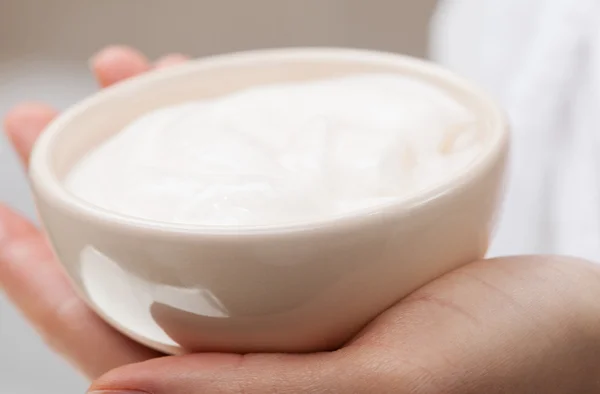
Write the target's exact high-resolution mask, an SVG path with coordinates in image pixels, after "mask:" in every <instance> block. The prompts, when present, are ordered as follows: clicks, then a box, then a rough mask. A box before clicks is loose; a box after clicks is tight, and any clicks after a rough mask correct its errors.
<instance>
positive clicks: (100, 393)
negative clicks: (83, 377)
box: [88, 390, 149, 394]
mask: <svg viewBox="0 0 600 394" xmlns="http://www.w3.org/2000/svg"><path fill="white" fill-rule="evenodd" d="M88 394H149V393H147V392H145V391H131V390H128V391H114V390H110V391H90V392H88Z"/></svg>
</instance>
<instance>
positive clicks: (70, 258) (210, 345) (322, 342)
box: [30, 49, 508, 353]
mask: <svg viewBox="0 0 600 394" xmlns="http://www.w3.org/2000/svg"><path fill="white" fill-rule="evenodd" d="M378 71H381V72H398V73H404V74H407V73H408V74H411V75H415V76H416V77H418V78H424V79H426V80H429V81H431V82H432V83H434V84H437V85H439V86H440V87H442V88H444V89H447V90H448V91H449V92H450V93H451V94H452V95H454V96H455V97H456V98H457V99H458V100H460V101H461V102H463V103H464V104H465V105H467V106H468V107H469V108H471V109H472V110H473V111H475V112H476V113H477V114H478V115H479V117H480V118H481V119H482V122H481V127H480V130H479V132H480V133H481V135H482V137H483V139H484V141H485V142H484V144H483V145H484V146H483V148H482V151H481V154H480V156H479V157H478V158H477V159H476V160H475V161H474V162H473V163H472V165H470V166H469V167H468V168H466V169H465V170H464V171H462V172H461V173H459V174H457V175H456V176H453V177H452V178H448V179H446V180H444V182H442V183H440V184H438V185H435V186H434V187H432V188H430V189H428V190H426V191H424V192H422V193H419V194H418V195H413V196H407V197H406V198H402V199H400V198H399V199H398V201H396V202H394V203H391V204H387V205H382V206H379V207H376V208H373V209H371V210H368V211H364V212H360V213H356V214H353V215H348V216H345V217H341V218H336V219H331V220H323V221H320V222H313V223H309V224H298V225H289V226H267V227H256V228H245V229H244V228H243V229H237V228H227V227H198V226H196V227H193V226H181V225H173V224H168V223H158V222H152V221H147V220H140V219H136V218H133V217H127V216H124V215H119V214H116V213H113V212H109V211H106V210H103V209H100V208H98V207H95V206H93V205H90V204H88V203H86V202H85V201H81V200H79V199H78V198H76V197H75V196H73V195H72V194H70V193H69V192H68V191H67V190H65V188H64V185H63V180H64V178H65V175H66V174H67V173H68V171H69V169H70V168H71V167H72V166H73V164H74V163H76V162H77V161H78V160H79V159H80V158H81V157H82V155H83V154H85V153H86V152H87V151H89V150H90V149H91V148H92V147H94V146H96V145H97V144H98V143H100V142H102V141H103V140H105V139H106V138H107V137H109V136H110V135H111V134H114V133H116V132H118V131H119V130H120V129H121V128H122V127H124V126H125V125H126V124H127V123H128V122H130V121H131V120H133V119H134V118H136V117H138V116H140V115H141V114H143V113H145V112H148V111H151V110H153V109H156V108H159V107H162V106H165V105H170V104H174V103H178V102H182V101H186V100H191V99H199V98H203V97H211V96H216V95H221V94H224V93H227V92H231V91H235V90H237V89H240V88H244V87H248V86H252V85H258V84H265V83H273V82H279V81H291V80H307V79H315V78H323V77H328V76H334V75H342V74H349V73H359V72H378ZM507 134H508V133H507V125H506V122H505V119H504V117H503V115H502V113H501V111H500V110H499V109H498V107H497V106H496V105H495V104H494V103H493V102H492V101H491V100H490V99H489V98H488V97H487V96H486V95H485V94H483V93H482V92H480V91H479V90H478V89H476V88H474V87H472V86H471V85H470V84H469V83H467V82H465V81H463V80H461V79H460V78H457V77H456V76H454V75H452V74H450V73H449V72H447V71H445V70H443V69H440V68H438V67H437V66H434V65H432V64H429V63H426V62H423V61H420V60H415V59H411V58H407V57H403V56H399V55H393V54H385V53H378V52H370V51H358V50H346V49H284V50H268V51H257V52H248V53H240V54H233V55H225V56H217V57H211V58H205V59H201V60H197V61H193V62H190V63H189V64H186V65H183V66H179V67H176V68H173V69H170V70H165V71H159V72H154V73H150V74H148V75H145V76H142V77H139V78H135V79H133V80H131V81H127V82H125V83H121V84H118V85H117V86H114V87H112V88H109V89H105V90H103V91H102V92H100V93H98V94H96V95H94V96H92V97H91V98H89V99H87V100H85V101H83V102H81V103H79V104H77V105H76V106H74V107H73V108H71V109H69V110H68V111H66V112H65V113H64V114H63V115H62V116H60V117H59V119H57V120H56V121H55V122H53V123H52V124H51V125H50V126H49V128H48V129H47V130H46V131H45V132H44V133H43V135H42V136H41V137H40V139H39V141H38V142H37V144H36V146H35V149H34V152H33V156H32V160H31V170H30V171H31V179H32V184H33V189H34V193H35V196H36V200H37V206H38V209H39V213H40V216H41V218H42V221H43V223H44V225H45V227H46V230H47V231H48V233H49V236H50V239H51V241H52V244H53V246H54V249H55V252H56V254H57V256H58V258H59V259H60V261H61V262H62V264H63V265H64V267H65V269H66V271H67V273H68V274H69V276H70V277H71V279H72V281H73V283H74V285H75V287H76V288H77V289H78V290H79V291H80V293H81V295H82V297H84V298H85V299H86V301H87V302H88V303H89V305H90V306H91V307H92V308H94V310H96V311H97V313H98V314H99V315H100V316H102V317H103V318H104V319H106V321H107V322H109V323H110V324H112V325H113V326H114V327H115V328H116V329H118V330H120V331H122V332H123V333H125V334H126V335H128V336H130V337H131V338H133V339H135V340H137V341H139V342H141V343H143V344H146V345H148V346H150V347H152V348H155V349H158V350H161V351H164V352H167V353H181V352H184V351H233V352H254V351H283V352H305V351H318V350H327V349H334V348H336V347H339V346H340V345H342V344H343V343H344V342H345V341H347V340H348V339H349V338H351V336H352V335H353V334H355V333H356V332H357V331H358V330H360V329H361V328H362V327H363V326H364V325H365V324H366V323H368V322H369V321H370V320H371V319H373V318H374V317H375V316H376V315H377V314H379V313H381V312H382V311H384V310H385V309H386V308H388V307H390V306H391V305H393V304H394V303H396V302H397V301H398V300H400V299H401V298H403V297H404V296H406V295H407V294H409V293H410V292H412V291H413V290H415V289H417V288H418V287H420V286H422V285H424V284H425V283H427V282H429V281H431V280H432V279H434V278H435V277H437V276H439V275H442V274H444V273H446V272H448V271H450V270H452V269H454V268H457V267H458V266H460V265H462V264H465V263H468V262H471V261H473V260H476V259H479V258H481V257H482V256H484V254H485V252H486V249H487V247H488V242H489V237H490V234H491V232H492V229H493V226H494V223H495V218H496V213H497V209H498V205H499V204H498V202H499V197H500V195H501V191H502V185H503V174H504V168H505V159H506V155H507V151H508V137H507Z"/></svg>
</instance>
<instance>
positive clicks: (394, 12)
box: [0, 0, 436, 394]
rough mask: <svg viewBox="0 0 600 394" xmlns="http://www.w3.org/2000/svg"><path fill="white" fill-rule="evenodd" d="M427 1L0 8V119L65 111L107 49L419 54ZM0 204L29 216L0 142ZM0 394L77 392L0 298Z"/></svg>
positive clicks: (22, 3)
mask: <svg viewBox="0 0 600 394" xmlns="http://www.w3.org/2000/svg"><path fill="white" fill-rule="evenodd" d="M435 2H436V1H435V0H368V1H367V0H302V1H301V0H169V1H166V0H102V1H92V0H1V1H0V115H3V114H4V113H5V112H6V110H7V109H8V108H9V107H10V106H12V105H14V104H15V103H17V102H18V101H21V100H24V99H37V100H47V101H49V102H51V103H53V104H55V105H58V106H61V107H62V106H66V105H69V104H70V103H72V102H74V101H76V100H78V99H80V98H81V97H83V96H85V95H86V94H89V93H91V92H93V91H94V89H95V85H94V82H93V80H92V79H91V78H90V77H89V75H88V73H87V69H86V62H87V59H88V57H89V55H90V54H91V53H93V52H94V51H95V50H97V49H98V48H100V47H101V46H103V45H105V44H109V43H126V44H131V45H135V46H138V47H140V48H142V49H143V50H145V51H146V52H147V53H148V54H150V55H151V56H157V55H159V54H162V53H164V52H167V51H172V50H176V51H180V52H184V53H188V54H190V55H194V56H201V55H206V54H212V53H220V52H227V51H233V50H242V49H251V48H262V47H275V46H309V45H335V46H353V47H362V48H375V49H385V50H391V51H397V52H403V53H408V54H412V55H417V56H423V55H424V54H425V53H426V42H427V31H428V20H429V16H430V14H431V12H432V10H433V8H434V3H435ZM0 200H1V201H3V202H7V203H9V204H11V205H12V206H14V207H16V208H18V209H20V210H22V211H23V212H25V213H26V214H27V215H28V216H30V217H31V216H33V207H32V204H31V200H30V198H29V195H28V190H27V185H26V182H25V178H24V176H23V173H22V170H21V169H20V167H19V166H18V164H17V162H16V160H15V157H14V155H13V154H12V152H11V151H10V149H9V148H8V146H7V144H6V141H5V140H4V139H3V138H2V139H0ZM0 348H1V349H2V351H0V393H6V394H34V393H35V394H38V393H83V392H84V391H85V387H86V383H85V382H84V381H83V380H82V379H81V378H79V377H77V375H76V374H75V373H73V372H72V370H71V369H70V368H69V367H68V366H66V365H65V364H64V363H63V362H62V361H59V359H58V358H57V357H55V356H53V355H52V354H51V353H50V352H48V351H47V350H46V349H45V348H44V346H43V344H42V343H41V341H40V340H39V339H38V338H37V337H36V336H35V335H34V334H33V331H32V330H31V329H30V328H29V327H28V326H27V325H26V324H25V323H24V322H23V320H22V319H21V318H20V317H19V316H18V314H17V312H16V311H15V310H14V309H13V308H12V307H11V306H10V305H9V304H8V302H7V301H6V300H5V299H3V298H2V297H0Z"/></svg>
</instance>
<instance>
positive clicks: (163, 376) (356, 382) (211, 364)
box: [89, 352, 401, 394]
mask: <svg viewBox="0 0 600 394" xmlns="http://www.w3.org/2000/svg"><path fill="white" fill-rule="evenodd" d="M373 365H375V364H373V363H370V362H369V361H368V360H359V359H358V358H356V357H354V355H348V354H343V353H341V352H338V353H320V354H308V355H292V354H287V355H282V354H251V355H244V356H242V355H231V354H195V355H187V356H180V357H165V358H162V359H156V360H151V361H147V362H144V363H139V364H135V365H129V366H125V367H123V368H120V369H117V370H114V371H111V372H109V373H108V374H107V375H105V376H103V377H102V378H101V379H99V380H98V381H96V382H94V384H93V385H92V387H91V388H90V391H89V392H90V393H94V394H96V393H98V394H100V393H111V394H117V393H119V394H120V393H123V394H125V393H152V394H196V393H198V394H200V393H244V394H269V393H273V394H275V393H279V394H284V393H294V394H303V393H384V392H390V391H389V387H388V390H387V391H386V390H385V389H384V386H383V384H384V382H386V383H389V382H387V379H386V375H387V374H386V373H385V371H379V372H380V373H379V379H378V380H375V379H372V377H373V376H375V375H377V373H375V372H374V371H373V368H372V366H373ZM398 375H400V374H399V373H398ZM394 389H395V390H399V389H400V390H401V388H400V386H396V387H394ZM394 392H399V391H394Z"/></svg>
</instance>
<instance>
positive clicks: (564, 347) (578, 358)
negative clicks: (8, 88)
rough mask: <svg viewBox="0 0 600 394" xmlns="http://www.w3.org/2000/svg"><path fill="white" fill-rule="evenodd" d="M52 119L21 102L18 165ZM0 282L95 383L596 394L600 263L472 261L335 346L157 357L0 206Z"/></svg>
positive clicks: (250, 390)
mask: <svg viewBox="0 0 600 394" xmlns="http://www.w3.org/2000/svg"><path fill="white" fill-rule="evenodd" d="M185 60H186V59H185V57H184V56H182V55H178V54H174V55H168V56H166V57H164V58H162V59H159V60H158V61H156V62H154V64H151V63H150V62H149V61H148V60H147V59H146V58H145V57H144V56H143V54H141V53H139V52H138V51H136V50H134V49H131V48H127V47H110V48H106V49H104V50H103V51H101V52H100V53H99V54H97V55H96V56H95V57H94V58H93V59H92V62H91V64H92V66H91V67H92V71H93V73H94V74H95V75H96V77H97V80H98V82H99V84H100V86H102V87H105V86H109V85H112V84H115V83H118V82H120V81H122V80H124V79H127V78H130V77H133V76H135V75H138V74H141V73H144V72H149V71H151V70H152V69H154V68H156V67H169V66H172V65H176V64H179V63H181V62H183V61H185ZM57 114H58V112H57V111H56V110H55V109H53V108H51V107H50V106H48V105H45V104H41V103H26V104H21V105H19V106H17V107H15V108H14V109H13V110H11V111H10V112H9V113H8V114H7V116H6V119H5V122H4V125H5V130H6V133H7V135H8V137H9V139H10V141H11V142H12V144H13V146H14V148H15V150H16V152H17V153H18V154H19V156H20V157H21V159H22V161H23V164H24V165H25V166H26V165H27V162H28V159H29V154H30V151H31V147H32V146H33V144H34V142H35V140H36V138H37V136H38V135H39V133H40V132H41V131H42V130H43V129H44V127H45V126H46V125H47V124H48V123H49V122H50V121H51V120H52V119H53V118H54V117H55V116H56V115H57ZM599 242H600V241H599ZM0 288H2V289H3V290H4V291H5V292H6V294H7V295H8V297H9V298H10V299H11V300H12V301H13V302H14V304H15V305H16V306H17V307H18V308H19V309H20V310H21V312H22V313H23V314H24V315H25V317H26V318H27V319H28V320H29V322H30V323H31V325H32V326H34V327H35V328H36V329H37V331H38V332H39V333H40V335H41V336H42V337H43V338H44V339H45V341H46V343H47V344H48V345H49V346H50V347H51V348H52V349H53V350H54V351H56V352H57V353H59V354H61V355H62V356H63V357H65V358H66V359H68V360H69V361H70V362H71V363H72V364H73V365H74V366H75V367H76V368H77V369H79V370H80V371H81V372H82V373H84V374H85V375H86V376H87V377H88V378H90V379H91V380H92V381H93V384H92V386H91V388H90V391H91V392H101V393H104V394H109V393H121V392H125V393H128V392H129V393H148V394H196V393H232V394H254V393H256V394H269V393H279V394H285V393H300V394H301V393H343V394H351V393H357V394H359V393H369V394H386V393H394V394H404V393H411V394H412V393H414V394H446V393H447V394H455V393H456V394H469V393H473V394H481V393H486V394H495V393H510V394H521V393H522V394H531V393H544V394H555V393H556V394H562V393H565V394H566V393H569V394H570V393H582V394H585V393H600V266H598V265H595V264H592V263H589V262H586V261H581V260H577V259H573V258H566V257H557V256H528V257H507V258H501V259H490V260H483V261H477V262H473V263H471V264H468V265H466V266H464V267H462V268H460V269H457V270H455V271H453V272H450V273H448V274H446V275H444V276H442V277H440V278H438V279H436V280H434V281H432V282H431V283H429V284H427V285H426V286H424V287H422V288H421V289H419V290H417V291H415V292H414V293H413V294H411V295H410V296H408V297H407V298H405V299H404V300H402V301H400V302H399V303H398V304H396V305H395V306H394V307H392V308H390V309H389V310H387V311H385V312H384V313H382V314H381V315H380V316H379V317H378V318H376V319H375V320H374V321H372V322H371V323H370V324H369V325H367V326H366V327H365V328H364V329H363V330H362V331H361V332H360V333H359V334H358V335H356V337H354V338H353V339H352V340H351V341H350V342H349V343H347V344H346V345H345V346H344V347H342V348H341V349H338V350H336V351H332V352H323V353H317V354H302V355H296V354H245V355H238V354H215V353H207V354H193V355H185V356H165V355H163V354H160V353H157V352H155V351H153V350H151V349H148V348H145V347H143V346H142V345H140V344H137V343H136V342H133V341H131V340H129V339H128V338H126V337H124V336H123V335H121V334H120V333H118V332H117V331H115V330H113V329H112V328H111V327H109V326H108V325H107V324H106V323H105V322H104V321H102V320H101V319H100V318H99V317H98V316H97V315H95V314H94V312H92V311H91V310H90V309H88V307H87V306H86V305H85V303H84V302H83V301H82V300H81V299H79V298H78V297H77V295H76V294H75V292H74V291H73V289H72V288H71V287H70V284H69V282H68V280H67V278H66V277H65V276H64V275H63V271H62V269H61V267H60V265H59V263H58V262H57V261H56V260H55V258H54V256H53V254H52V252H51V250H50V248H49V246H48V243H47V241H46V239H45V236H44V234H43V233H42V232H41V231H40V230H38V229H37V228H36V227H35V226H34V225H33V224H31V223H30V222H28V221H27V220H26V219H25V218H23V217H22V216H20V215H19V214H17V213H15V212H14V211H12V210H11V209H9V208H8V207H6V206H0Z"/></svg>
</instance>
